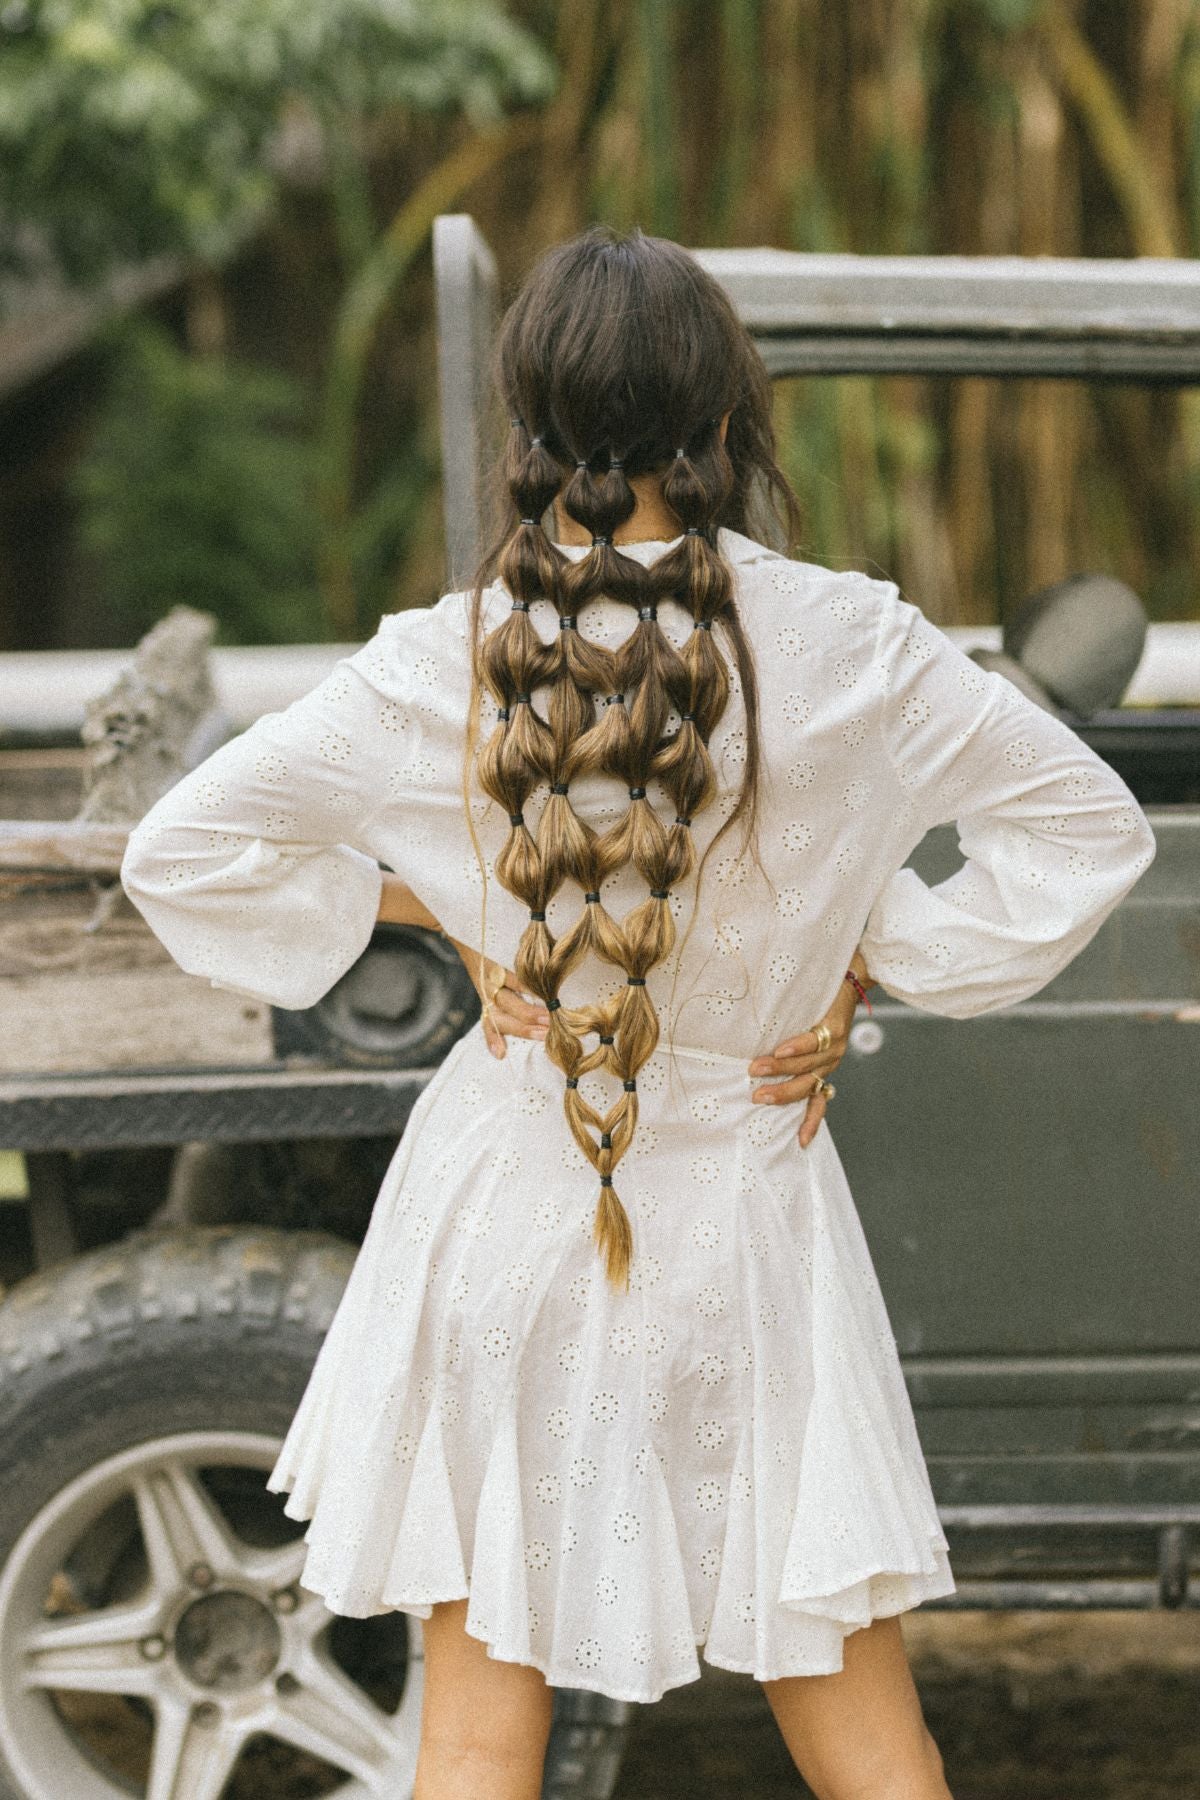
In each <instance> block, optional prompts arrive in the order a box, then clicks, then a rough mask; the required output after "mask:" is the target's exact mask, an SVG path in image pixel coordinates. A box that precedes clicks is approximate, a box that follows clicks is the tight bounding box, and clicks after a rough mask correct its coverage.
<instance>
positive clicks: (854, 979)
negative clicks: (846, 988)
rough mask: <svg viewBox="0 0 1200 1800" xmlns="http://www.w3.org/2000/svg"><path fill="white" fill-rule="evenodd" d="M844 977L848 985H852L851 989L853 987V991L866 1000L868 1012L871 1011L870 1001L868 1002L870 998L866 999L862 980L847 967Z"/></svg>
mask: <svg viewBox="0 0 1200 1800" xmlns="http://www.w3.org/2000/svg"><path fill="white" fill-rule="evenodd" d="M845 978H846V980H847V981H848V982H849V983H850V985H851V986H852V987H853V989H854V991H855V993H856V994H857V995H858V997H859V999H860V1000H863V1001H865V1002H866V1008H867V1011H868V1012H870V1011H871V1002H870V1000H868V999H867V990H866V988H865V987H864V986H863V984H862V982H861V981H860V980H859V979H858V976H857V975H856V974H855V973H854V970H853V969H847V970H846V977H845Z"/></svg>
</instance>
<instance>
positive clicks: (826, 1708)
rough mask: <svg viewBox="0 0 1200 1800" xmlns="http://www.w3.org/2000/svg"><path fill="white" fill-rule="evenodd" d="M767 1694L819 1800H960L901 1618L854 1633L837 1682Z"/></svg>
mask: <svg viewBox="0 0 1200 1800" xmlns="http://www.w3.org/2000/svg"><path fill="white" fill-rule="evenodd" d="M762 1688H763V1692H764V1693H765V1694H766V1696H767V1699H768V1701H769V1702H770V1705H771V1711H772V1712H773V1713H774V1714H775V1718H776V1721H777V1722H778V1725H779V1729H780V1731H781V1732H782V1733H783V1739H784V1742H785V1743H786V1745H787V1747H788V1749H789V1750H790V1751H791V1754H792V1760H793V1761H794V1763H795V1764H796V1767H797V1768H798V1769H799V1771H800V1773H801V1775H803V1777H804V1779H805V1781H807V1783H808V1785H809V1787H810V1788H811V1789H812V1791H813V1793H814V1794H815V1795H816V1796H817V1800H952V1796H951V1794H950V1789H949V1788H948V1787H947V1786H946V1778H945V1776H944V1775H943V1773H942V1759H941V1755H940V1753H939V1751H938V1747H937V1745H936V1743H935V1742H934V1740H933V1738H932V1736H931V1735H930V1733H929V1729H928V1727H927V1726H926V1724H925V1719H924V1715H923V1714H922V1712H921V1702H920V1699H919V1697H918V1694H917V1690H916V1685H915V1683H914V1681H913V1678H912V1670H911V1669H910V1668H909V1664H908V1652H907V1650H906V1649H905V1645H904V1638H903V1636H902V1634H901V1630H900V1619H899V1615H893V1616H892V1617H891V1618H886V1619H875V1620H873V1621H872V1623H871V1624H870V1625H865V1626H863V1627H862V1628H861V1629H860V1630H858V1631H852V1632H850V1633H849V1635H848V1636H847V1638H846V1640H845V1647H844V1652H843V1666H842V1668H841V1669H840V1670H839V1671H838V1673H837V1674H836V1675H788V1676H784V1677H783V1678H782V1679H781V1680H779V1681H764V1682H763V1683H762Z"/></svg>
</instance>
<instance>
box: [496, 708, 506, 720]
mask: <svg viewBox="0 0 1200 1800" xmlns="http://www.w3.org/2000/svg"><path fill="white" fill-rule="evenodd" d="M508 716H509V713H508V708H507V706H498V707H497V708H496V717H497V718H498V719H507V718H508Z"/></svg>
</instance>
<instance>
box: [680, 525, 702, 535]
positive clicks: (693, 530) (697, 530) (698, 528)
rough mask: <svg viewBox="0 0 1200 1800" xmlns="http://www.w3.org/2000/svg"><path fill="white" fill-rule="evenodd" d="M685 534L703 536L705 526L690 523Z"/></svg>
mask: <svg viewBox="0 0 1200 1800" xmlns="http://www.w3.org/2000/svg"><path fill="white" fill-rule="evenodd" d="M683 535H684V537H703V536H704V527H703V525H689V526H688V528H687V530H686V531H685V532H684V534H683Z"/></svg>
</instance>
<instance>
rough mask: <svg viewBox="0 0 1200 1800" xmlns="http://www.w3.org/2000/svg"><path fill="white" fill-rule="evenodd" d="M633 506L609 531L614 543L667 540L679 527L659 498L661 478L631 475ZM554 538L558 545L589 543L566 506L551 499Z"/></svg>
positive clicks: (680, 527) (677, 533)
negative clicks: (623, 521)
mask: <svg viewBox="0 0 1200 1800" xmlns="http://www.w3.org/2000/svg"><path fill="white" fill-rule="evenodd" d="M629 485H630V487H631V488H632V489H633V493H634V498H635V499H636V501H637V506H636V507H635V508H634V510H633V512H631V513H630V515H629V517H628V518H627V519H626V521H625V523H624V524H623V525H618V527H617V529H616V530H615V531H614V532H613V543H614V544H644V543H650V542H653V541H656V540H659V541H661V542H663V543H669V542H670V540H671V539H672V538H677V537H678V536H679V534H680V532H681V531H682V530H683V525H682V523H681V522H680V518H679V515H678V513H676V512H673V511H672V509H671V508H670V507H669V506H668V505H667V503H666V501H665V500H664V499H663V494H662V477H661V476H658V475H634V476H633V477H632V478H631V479H630V483H629ZM554 540H555V542H556V543H558V544H590V543H591V541H592V534H591V532H590V531H587V530H585V528H584V527H583V526H582V525H580V524H579V522H578V520H576V519H573V518H572V517H571V515H570V514H569V513H568V512H567V511H566V509H565V508H564V507H562V506H560V505H559V503H558V501H557V500H556V501H555V502H554Z"/></svg>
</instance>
